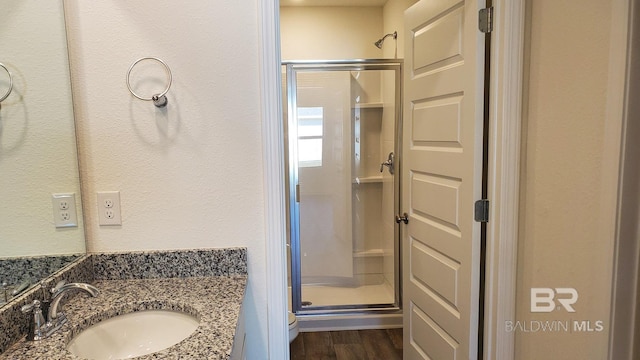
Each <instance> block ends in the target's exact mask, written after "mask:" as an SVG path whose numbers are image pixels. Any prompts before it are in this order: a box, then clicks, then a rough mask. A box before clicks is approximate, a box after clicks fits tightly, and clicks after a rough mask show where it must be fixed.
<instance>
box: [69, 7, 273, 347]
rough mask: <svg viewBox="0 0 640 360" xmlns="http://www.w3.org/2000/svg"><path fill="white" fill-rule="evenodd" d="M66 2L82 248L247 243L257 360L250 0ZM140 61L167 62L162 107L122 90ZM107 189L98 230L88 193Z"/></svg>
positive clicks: (262, 296) (259, 206) (258, 228)
mask: <svg viewBox="0 0 640 360" xmlns="http://www.w3.org/2000/svg"><path fill="white" fill-rule="evenodd" d="M66 5H67V10H68V11H67V17H68V26H69V34H70V38H71V41H70V43H71V45H70V50H71V52H70V60H71V64H72V69H73V71H72V80H73V85H74V95H75V100H76V102H75V107H76V114H77V122H78V140H79V146H80V160H81V172H82V176H83V181H84V183H83V194H84V195H85V206H86V212H87V228H88V233H87V246H88V250H89V251H90V252H111V251H130V250H147V249H190V248H220V247H231V246H246V247H247V248H248V261H249V277H250V279H249V289H248V294H247V303H246V310H247V320H248V323H247V330H248V335H247V341H248V356H247V357H248V358H250V359H262V358H265V356H266V353H267V350H266V349H267V334H266V326H267V324H266V322H267V319H266V316H267V315H266V313H267V308H266V279H265V275H264V274H265V261H266V260H265V258H264V251H265V250H264V249H265V233H264V225H265V224H264V210H263V193H262V189H263V184H262V179H263V177H262V166H263V163H262V145H261V118H260V104H259V101H260V97H259V72H258V56H259V54H258V49H259V42H258V36H257V35H258V29H257V26H258V22H257V2H256V0H242V1H236V2H228V1H221V0H214V1H204V0H196V1H189V2H175V1H168V0H164V1H150V0H145V1H136V2H131V1H123V0H120V1H104V2H86V1H77V0H68V1H67V2H66ZM143 56H157V57H160V58H162V59H163V60H165V61H166V63H167V64H168V65H169V66H170V67H171V70H172V72H173V86H172V87H171V90H170V91H169V94H168V99H169V104H168V106H167V107H166V108H165V109H157V108H155V107H154V106H153V105H152V104H151V102H143V101H140V100H138V99H136V98H134V97H133V96H132V95H131V94H129V92H128V90H127V88H126V85H125V75H126V72H127V69H128V68H129V66H130V64H131V63H133V61H134V60H136V59H137V58H139V57H143ZM157 77H158V82H161V81H162V79H164V74H163V73H162V72H161V71H160V70H158V71H157ZM160 86H161V87H162V84H160ZM109 190H119V191H120V192H121V202H122V222H123V224H122V226H115V227H101V226H98V219H97V204H96V192H97V191H109Z"/></svg>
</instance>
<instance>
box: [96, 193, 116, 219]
mask: <svg viewBox="0 0 640 360" xmlns="http://www.w3.org/2000/svg"><path fill="white" fill-rule="evenodd" d="M98 224H100V225H122V218H121V216H120V192H119V191H101V192H98Z"/></svg>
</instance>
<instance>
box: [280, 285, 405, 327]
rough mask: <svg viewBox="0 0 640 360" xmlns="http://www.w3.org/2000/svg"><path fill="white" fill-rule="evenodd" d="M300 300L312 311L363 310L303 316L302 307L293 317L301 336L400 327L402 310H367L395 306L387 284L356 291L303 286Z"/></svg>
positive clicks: (359, 288)
mask: <svg viewBox="0 0 640 360" xmlns="http://www.w3.org/2000/svg"><path fill="white" fill-rule="evenodd" d="M289 294H291V288H289ZM302 300H303V302H304V301H309V302H311V303H312V305H313V307H314V308H316V307H323V306H348V307H352V306H356V305H363V308H362V310H359V309H348V310H326V311H323V310H312V311H309V312H306V311H305V308H304V307H303V313H302V314H297V315H296V317H297V319H298V323H299V326H300V331H302V332H312V331H339V330H361V329H391V328H401V327H402V310H400V309H395V308H380V309H376V308H368V307H369V306H371V305H374V304H391V303H393V302H394V292H393V289H392V288H391V286H390V285H389V284H388V283H383V284H379V285H363V286H358V287H340V286H325V285H303V286H302ZM289 311H291V296H289Z"/></svg>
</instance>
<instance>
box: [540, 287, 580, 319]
mask: <svg viewBox="0 0 640 360" xmlns="http://www.w3.org/2000/svg"><path fill="white" fill-rule="evenodd" d="M577 301H578V291H576V289H574V288H555V289H552V288H531V312H532V313H548V312H552V311H553V310H555V309H556V308H558V309H559V308H560V306H562V307H563V308H564V309H565V310H566V311H568V312H576V311H575V309H574V308H573V306H571V305H573V304H575V303H576V302H577ZM556 302H557V303H559V304H560V305H557V304H556Z"/></svg>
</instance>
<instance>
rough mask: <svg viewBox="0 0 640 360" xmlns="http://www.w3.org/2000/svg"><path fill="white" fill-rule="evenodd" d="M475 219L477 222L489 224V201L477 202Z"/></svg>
mask: <svg viewBox="0 0 640 360" xmlns="http://www.w3.org/2000/svg"><path fill="white" fill-rule="evenodd" d="M474 218H475V220H476V221H477V222H485V223H486V222H489V200H487V199H482V200H478V201H476V203H475V215H474Z"/></svg>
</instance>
